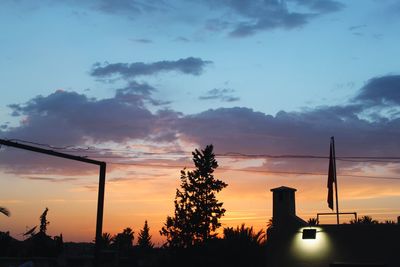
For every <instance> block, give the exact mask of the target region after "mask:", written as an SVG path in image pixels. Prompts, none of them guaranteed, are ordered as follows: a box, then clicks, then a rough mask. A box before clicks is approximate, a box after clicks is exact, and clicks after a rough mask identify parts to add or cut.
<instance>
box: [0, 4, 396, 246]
mask: <svg viewBox="0 0 400 267" xmlns="http://www.w3.org/2000/svg"><path fill="white" fill-rule="evenodd" d="M0 7H1V8H0V31H1V33H2V34H1V36H0V51H1V52H0V57H1V60H0V78H1V83H0V91H1V93H2V96H1V98H0V138H4V139H10V140H17V141H18V142H25V143H26V144H31V145H36V146H41V147H44V148H48V149H53V150H57V151H61V152H65V153H71V154H74V155H80V156H85V157H89V158H93V159H97V160H102V161H105V162H107V183H106V196H105V211H104V212H105V213H104V231H105V232H110V233H111V234H115V233H118V232H121V231H122V229H124V228H125V227H131V228H133V229H134V231H135V232H136V233H138V231H139V230H140V228H142V227H143V224H144V221H145V220H148V222H149V226H150V229H151V234H152V235H153V241H154V242H155V243H156V244H158V245H161V244H162V242H163V239H162V238H161V237H160V236H159V234H158V231H159V230H160V229H161V227H162V225H163V223H164V222H165V219H166V217H167V216H168V215H171V214H172V212H173V199H174V196H175V192H176V188H177V187H179V177H180V170H181V169H183V168H184V167H186V168H188V169H190V168H191V167H192V166H193V164H192V162H191V152H192V151H193V150H195V149H198V148H204V147H205V146H206V145H208V144H213V145H214V150H215V153H216V159H217V161H218V162H219V168H218V169H217V171H216V173H215V176H216V177H217V178H219V179H221V180H223V181H224V182H226V183H227V184H228V187H227V188H225V189H224V190H223V191H222V192H220V193H219V194H218V199H219V200H221V201H222V202H224V207H225V208H226V210H227V212H226V214H225V216H224V217H223V219H222V225H223V227H227V226H236V225H240V224H241V223H246V225H249V226H254V227H255V228H256V229H262V228H264V229H265V227H266V224H267V221H268V220H269V219H270V218H271V216H272V194H271V192H270V189H272V188H274V187H278V186H281V185H285V186H290V187H294V188H296V189H297V192H296V194H297V195H296V196H297V198H296V200H297V202H296V208H297V213H298V215H299V216H301V217H303V218H304V219H308V218H311V217H316V214H317V213H318V212H329V211H330V210H329V208H328V206H327V203H326V195H327V188H326V182H327V170H328V158H327V157H328V155H329V141H330V137H331V136H335V141H336V156H337V158H338V161H337V168H338V169H337V173H338V185H339V203H340V208H341V211H344V212H354V211H355V212H358V214H359V216H362V215H370V216H372V217H373V218H375V219H378V220H380V221H384V220H396V218H397V216H399V215H400V208H399V205H398V203H400V175H399V172H400V165H399V157H400V155H399V152H398V151H399V149H400V139H399V138H398V137H399V134H400V110H399V104H400V73H399V68H400V61H399V60H398V59H399V49H398V44H399V42H400V39H399V38H400V35H399V30H398V29H399V28H400V4H399V2H398V1H396V0H380V1H377V0H352V1H339V0H286V1H284V0H264V1H261V0H254V1H241V0H219V1H213V0H203V1H200V0H199V1H195V0H190V1H187V0H186V1H183V0H174V1H166V0H148V1H140V0H118V1H107V0H80V1H77V0H68V1H67V0H61V1H60V0H59V1H51V0H38V1H29V0H4V1H2V2H1V4H0ZM29 142H30V143H29ZM282 155H284V157H276V156H282ZM285 155H286V156H285ZM288 155H291V156H297V157H288ZM298 156H307V157H305V158H299V157H298ZM310 156H311V157H310ZM315 156H317V157H315ZM321 157H322V158H321ZM0 173H1V180H0V184H1V185H0V206H3V207H7V208H8V209H9V210H10V211H11V217H9V218H8V217H5V216H3V217H1V218H0V231H10V233H11V234H12V235H13V236H14V237H16V238H18V239H22V238H23V237H22V235H21V233H23V232H24V231H25V230H26V229H28V228H31V227H33V226H35V225H37V224H38V223H39V216H40V214H41V213H42V211H43V210H44V209H45V208H46V207H48V208H49V213H48V219H49V221H50V225H49V227H48V229H49V233H50V234H52V235H55V234H59V233H63V236H64V240H67V241H91V240H93V238H94V232H95V215H96V201H97V181H98V169H97V168H96V167H95V166H90V165H87V164H83V163H76V162H70V161H67V160H62V159H56V158H51V157H48V156H44V155H37V154H33V153H31V152H25V151H20V150H17V149H13V148H7V147H4V146H3V147H1V149H0ZM349 219H351V218H349V217H346V216H344V218H343V222H344V221H346V220H347V221H348V220H349ZM323 220H325V221H323V222H326V223H329V222H331V218H324V219H323Z"/></svg>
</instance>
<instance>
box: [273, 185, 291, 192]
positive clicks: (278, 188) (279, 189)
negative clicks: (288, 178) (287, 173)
mask: <svg viewBox="0 0 400 267" xmlns="http://www.w3.org/2000/svg"><path fill="white" fill-rule="evenodd" d="M278 191H293V192H295V191H297V189H295V188H291V187H287V186H280V187H277V188H272V189H271V192H278Z"/></svg>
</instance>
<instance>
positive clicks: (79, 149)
mask: <svg viewBox="0 0 400 267" xmlns="http://www.w3.org/2000/svg"><path fill="white" fill-rule="evenodd" d="M9 141H14V142H21V143H28V144H33V145H37V146H41V147H47V148H51V149H54V150H64V151H71V152H78V153H97V154H98V155H92V156H91V157H93V158H96V159H100V158H103V159H132V158H136V159H137V158H143V157H144V156H176V157H180V158H183V157H187V158H189V157H188V153H189V152H185V151H170V152H168V151H165V152H158V153H155V152H139V153H138V152H135V151H132V150H131V149H110V148H98V147H94V146H87V147H78V146H72V145H70V146H63V147H57V146H52V145H49V144H43V143H37V142H32V141H26V140H21V139H10V140H9ZM104 152H106V153H111V154H112V155H104V154H103V153H104ZM113 153H124V154H133V155H132V156H124V155H115V154H113ZM216 156H218V157H220V158H221V157H222V158H246V159H258V158H265V159H329V157H328V156H320V155H307V154H305V155H301V154H286V155H271V154H246V153H238V152H227V153H221V154H218V153H217V154H216ZM152 159H153V160H157V158H152ZM158 159H160V158H158ZM163 159H165V157H164V158H163ZM336 160H339V161H347V162H354V163H365V162H376V163H400V157H397V156H387V157H373V156H343V157H336ZM107 163H109V164H114V165H129V166H142V167H154V168H182V165H171V164H168V165H167V164H147V163H137V162H112V161H110V162H107ZM219 170H225V171H239V172H256V173H269V174H287V175H313V176H323V175H326V173H316V172H290V171H270V170H255V169H235V168H224V167H220V168H219ZM340 175H341V176H344V177H355V178H363V179H384V180H400V178H399V177H387V176H368V175H355V174H346V173H343V174H340Z"/></svg>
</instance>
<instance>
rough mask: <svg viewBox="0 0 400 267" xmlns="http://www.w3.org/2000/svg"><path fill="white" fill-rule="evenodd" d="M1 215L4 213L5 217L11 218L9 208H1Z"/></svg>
mask: <svg viewBox="0 0 400 267" xmlns="http://www.w3.org/2000/svg"><path fill="white" fill-rule="evenodd" d="M0 213H3V214H4V215H6V216H8V217H10V215H11V213H10V211H9V210H8V209H7V208H4V207H0Z"/></svg>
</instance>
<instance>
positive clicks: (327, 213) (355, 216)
mask: <svg viewBox="0 0 400 267" xmlns="http://www.w3.org/2000/svg"><path fill="white" fill-rule="evenodd" d="M340 214H353V215H354V219H355V221H357V212H339V215H340ZM320 215H324V216H325V215H337V213H336V212H322V213H317V222H319V216H320Z"/></svg>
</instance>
